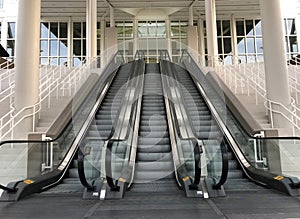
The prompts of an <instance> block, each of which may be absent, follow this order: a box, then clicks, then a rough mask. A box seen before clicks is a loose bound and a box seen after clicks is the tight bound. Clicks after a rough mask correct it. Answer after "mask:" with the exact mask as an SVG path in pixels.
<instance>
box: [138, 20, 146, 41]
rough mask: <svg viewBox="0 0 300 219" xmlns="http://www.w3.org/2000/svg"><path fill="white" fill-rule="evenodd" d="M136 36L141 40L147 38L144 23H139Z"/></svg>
mask: <svg viewBox="0 0 300 219" xmlns="http://www.w3.org/2000/svg"><path fill="white" fill-rule="evenodd" d="M138 36H139V37H141V38H143V37H147V36H148V34H147V23H146V22H139V26H138Z"/></svg>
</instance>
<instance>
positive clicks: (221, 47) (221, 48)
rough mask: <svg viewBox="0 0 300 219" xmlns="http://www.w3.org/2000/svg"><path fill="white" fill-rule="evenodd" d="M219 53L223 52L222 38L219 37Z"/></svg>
mask: <svg viewBox="0 0 300 219" xmlns="http://www.w3.org/2000/svg"><path fill="white" fill-rule="evenodd" d="M218 53H219V54H223V44H222V38H218Z"/></svg>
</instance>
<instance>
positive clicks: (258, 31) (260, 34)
mask: <svg viewBox="0 0 300 219" xmlns="http://www.w3.org/2000/svg"><path fill="white" fill-rule="evenodd" d="M255 23H257V24H256V26H255V34H256V35H257V36H262V29H261V28H262V27H261V21H259V20H255Z"/></svg>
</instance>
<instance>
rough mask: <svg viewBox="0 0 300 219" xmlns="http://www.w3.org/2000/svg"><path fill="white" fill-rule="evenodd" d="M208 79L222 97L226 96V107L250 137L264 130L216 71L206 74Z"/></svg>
mask: <svg viewBox="0 0 300 219" xmlns="http://www.w3.org/2000/svg"><path fill="white" fill-rule="evenodd" d="M206 78H207V80H208V81H209V82H210V83H211V85H212V86H213V87H214V89H215V90H216V91H217V93H218V94H219V95H220V96H222V97H223V96H224V98H225V101H226V105H227V106H228V108H229V109H230V111H231V112H232V113H233V114H234V116H235V117H236V119H237V120H238V121H239V122H240V123H241V125H242V126H243V127H244V128H245V129H246V131H247V132H248V133H249V134H250V135H254V134H256V133H258V132H260V131H262V130H263V128H262V126H261V125H260V124H259V123H258V122H257V121H256V120H255V119H254V117H253V116H252V115H251V113H250V112H249V111H248V110H247V109H246V108H245V107H244V105H243V104H242V103H241V102H240V101H239V100H238V98H237V97H236V96H235V95H234V94H233V93H232V92H231V91H230V90H229V88H228V87H227V86H226V84H225V83H224V82H223V81H222V80H221V79H220V77H219V76H218V75H217V74H216V73H215V72H214V71H209V72H208V73H207V74H206Z"/></svg>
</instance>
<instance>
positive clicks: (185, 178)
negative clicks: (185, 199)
mask: <svg viewBox="0 0 300 219" xmlns="http://www.w3.org/2000/svg"><path fill="white" fill-rule="evenodd" d="M189 179H190V177H188V176H186V177H184V178H182V180H183V181H184V182H185V181H188V180H189Z"/></svg>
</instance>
